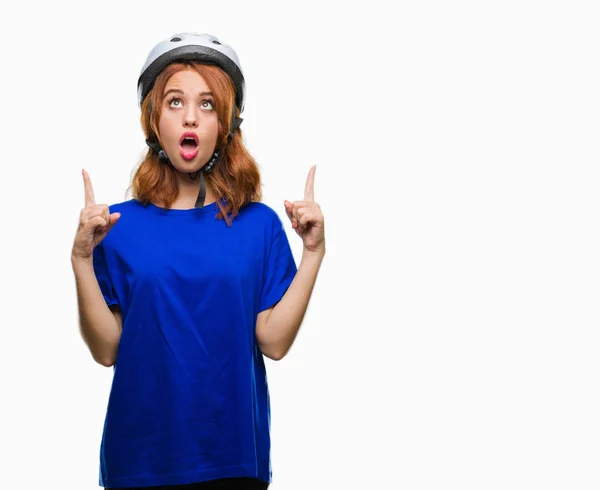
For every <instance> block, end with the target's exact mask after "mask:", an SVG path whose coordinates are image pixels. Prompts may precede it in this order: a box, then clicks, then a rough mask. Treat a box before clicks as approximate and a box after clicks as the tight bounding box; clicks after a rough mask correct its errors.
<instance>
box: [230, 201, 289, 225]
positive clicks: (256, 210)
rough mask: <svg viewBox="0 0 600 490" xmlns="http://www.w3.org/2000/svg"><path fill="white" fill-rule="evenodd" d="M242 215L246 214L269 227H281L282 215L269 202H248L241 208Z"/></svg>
mask: <svg viewBox="0 0 600 490" xmlns="http://www.w3.org/2000/svg"><path fill="white" fill-rule="evenodd" d="M240 215H245V216H247V217H248V219H251V220H253V221H256V222H261V223H264V225H265V226H267V227H269V228H276V229H278V228H281V227H282V222H281V217H280V216H279V214H277V212H276V211H275V210H274V209H273V208H272V207H271V206H269V205H268V204H265V203H264V202H258V201H253V202H250V203H247V204H246V205H244V206H243V207H242V209H241V210H240Z"/></svg>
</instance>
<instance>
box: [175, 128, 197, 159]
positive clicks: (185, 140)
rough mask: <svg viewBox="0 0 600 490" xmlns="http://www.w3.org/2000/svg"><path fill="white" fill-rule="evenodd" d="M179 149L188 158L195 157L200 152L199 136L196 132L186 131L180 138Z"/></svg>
mask: <svg viewBox="0 0 600 490" xmlns="http://www.w3.org/2000/svg"><path fill="white" fill-rule="evenodd" d="M179 151H180V152H181V156H182V157H183V158H184V159H186V160H191V159H193V158H194V157H195V156H196V155H197V154H198V136H197V135H196V133H192V132H191V131H186V132H185V133H183V134H182V135H181V138H179Z"/></svg>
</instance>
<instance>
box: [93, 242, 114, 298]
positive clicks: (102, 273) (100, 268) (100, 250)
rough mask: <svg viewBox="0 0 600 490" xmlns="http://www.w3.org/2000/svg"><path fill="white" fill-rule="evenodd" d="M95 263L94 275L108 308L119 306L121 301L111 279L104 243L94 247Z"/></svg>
mask: <svg viewBox="0 0 600 490" xmlns="http://www.w3.org/2000/svg"><path fill="white" fill-rule="evenodd" d="M93 263H94V273H95V274H96V279H97V280H98V284H99V285H100V291H102V295H103V296H104V300H105V301H106V304H107V305H108V306H112V305H118V304H119V301H118V300H117V294H116V292H115V288H114V285H113V282H112V280H111V277H110V273H109V270H108V265H107V262H106V254H105V251H104V246H103V245H102V242H100V243H99V244H98V245H96V246H95V247H94V252H93Z"/></svg>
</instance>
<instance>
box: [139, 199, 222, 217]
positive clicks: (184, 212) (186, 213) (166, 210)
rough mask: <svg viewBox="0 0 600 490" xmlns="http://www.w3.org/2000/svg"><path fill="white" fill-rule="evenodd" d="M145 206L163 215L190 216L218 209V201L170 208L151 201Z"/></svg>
mask: <svg viewBox="0 0 600 490" xmlns="http://www.w3.org/2000/svg"><path fill="white" fill-rule="evenodd" d="M138 203H139V201H138ZM139 204H141V203H139ZM145 207H146V208H147V209H149V210H150V211H152V212H154V213H157V214H161V215H163V216H189V215H196V214H202V213H207V212H210V211H214V210H216V208H217V201H213V202H211V203H209V204H205V205H204V206H203V207H201V208H189V209H169V208H163V207H160V206H157V205H156V204H153V203H151V202H149V203H148V204H146V205H145Z"/></svg>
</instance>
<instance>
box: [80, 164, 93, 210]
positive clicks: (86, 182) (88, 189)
mask: <svg viewBox="0 0 600 490" xmlns="http://www.w3.org/2000/svg"><path fill="white" fill-rule="evenodd" d="M82 174H83V188H84V190H85V205H86V206H93V205H94V204H96V198H95V197H94V189H93V188H92V181H91V180H90V176H89V175H88V173H87V172H86V171H85V170H82Z"/></svg>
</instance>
